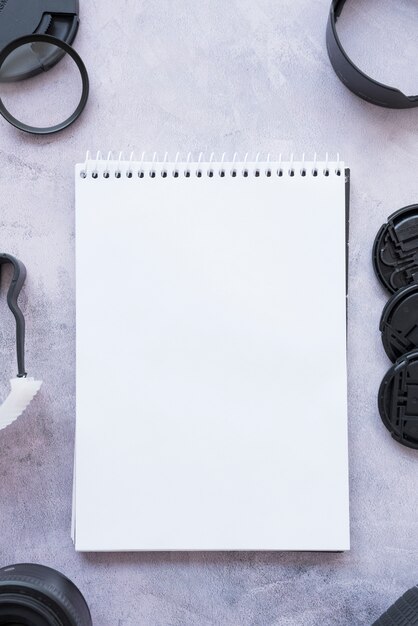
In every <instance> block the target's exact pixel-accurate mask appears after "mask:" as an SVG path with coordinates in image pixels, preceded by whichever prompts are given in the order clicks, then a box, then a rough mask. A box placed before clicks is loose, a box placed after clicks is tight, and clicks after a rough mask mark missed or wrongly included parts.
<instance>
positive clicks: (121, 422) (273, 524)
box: [73, 154, 349, 551]
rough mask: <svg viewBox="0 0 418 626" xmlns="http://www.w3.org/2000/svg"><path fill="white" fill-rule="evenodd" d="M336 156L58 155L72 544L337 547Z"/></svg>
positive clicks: (340, 217) (340, 342)
mask: <svg viewBox="0 0 418 626" xmlns="http://www.w3.org/2000/svg"><path fill="white" fill-rule="evenodd" d="M347 211H348V170H346V169H345V166H344V163H342V162H340V161H339V160H338V159H337V160H333V161H331V160H329V159H328V158H327V159H324V160H323V161H318V160H317V159H313V160H311V161H307V160H305V159H303V160H301V161H295V160H294V159H290V160H289V161H286V162H285V161H284V160H283V159H281V158H275V159H273V158H272V157H269V158H267V159H266V160H264V161H262V159H261V158H260V157H255V158H253V159H251V158H249V157H248V156H247V157H245V158H242V159H240V158H239V157H238V156H236V155H235V156H234V157H233V158H231V160H230V161H227V158H226V157H225V156H224V157H221V158H218V159H216V157H215V156H214V155H212V156H211V157H209V158H205V156H204V155H200V156H198V157H197V158H195V159H194V158H193V157H192V156H191V155H189V156H188V157H186V158H184V159H182V158H181V155H177V156H176V157H175V158H174V159H172V160H170V159H169V158H168V157H167V156H166V157H164V158H163V159H161V160H158V157H157V155H154V156H153V157H152V156H151V158H149V159H147V158H146V156H145V155H143V157H142V159H141V160H139V161H135V159H134V157H133V156H131V157H130V158H128V159H124V158H123V157H122V156H119V158H118V157H116V158H115V159H112V158H111V155H110V158H107V159H102V158H101V155H100V154H99V155H97V157H96V158H93V159H90V158H88V159H87V160H86V162H84V163H81V164H79V165H77V167H76V268H77V427H76V456H75V482H74V509H73V539H74V542H75V546H76V549H77V550H80V551H107V550H108V551H125V550H346V549H348V547H349V520H348V462H347V401H346V302H347V300H346V251H347V223H348V222H347V215H348V213H347Z"/></svg>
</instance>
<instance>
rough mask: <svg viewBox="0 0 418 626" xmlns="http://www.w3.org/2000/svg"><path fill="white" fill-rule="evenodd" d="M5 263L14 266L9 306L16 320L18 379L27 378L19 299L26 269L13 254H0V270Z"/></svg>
mask: <svg viewBox="0 0 418 626" xmlns="http://www.w3.org/2000/svg"><path fill="white" fill-rule="evenodd" d="M5 263H10V264H11V265H12V266H13V277H12V282H11V283H10V287H9V290H8V292H7V304H8V306H9V309H10V310H11V312H12V313H13V315H14V318H15V320H16V354H17V369H18V374H17V376H18V378H21V377H23V376H26V371H25V318H24V317H23V313H22V311H21V310H20V308H19V305H18V303H17V299H18V297H19V294H20V291H21V289H22V287H23V283H24V282H25V278H26V267H25V266H24V265H23V263H22V261H19V259H16V257H14V256H12V255H11V254H0V268H1V266H2V265H4V264H5Z"/></svg>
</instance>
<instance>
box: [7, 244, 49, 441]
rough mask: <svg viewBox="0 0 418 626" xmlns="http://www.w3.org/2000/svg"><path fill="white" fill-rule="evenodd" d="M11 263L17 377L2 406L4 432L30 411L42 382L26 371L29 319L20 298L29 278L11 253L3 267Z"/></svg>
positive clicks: (9, 299)
mask: <svg viewBox="0 0 418 626" xmlns="http://www.w3.org/2000/svg"><path fill="white" fill-rule="evenodd" d="M5 263H10V264H11V265H12V267H13V276H12V281H11V283H10V286H9V289H8V292H7V304H8V305H9V308H10V310H11V312H12V313H13V315H14V317H15V320H16V353H17V367H18V374H17V377H16V378H14V379H12V380H11V381H10V385H11V391H10V393H9V395H8V396H7V398H6V399H5V400H4V402H3V403H2V404H1V405H0V430H3V428H6V427H7V426H10V424H12V423H13V422H14V421H15V420H16V419H17V418H18V417H19V416H20V415H21V414H22V413H23V411H24V410H25V409H26V407H27V406H28V405H29V403H30V402H31V401H32V400H33V398H34V397H35V396H36V394H37V393H38V391H39V389H40V388H41V385H42V381H38V380H35V379H34V378H32V377H27V375H26V370H25V318H24V317H23V313H22V311H21V310H20V308H19V305H18V303H17V299H18V297H19V293H20V291H21V289H22V286H23V283H24V282H25V278H26V268H25V266H24V265H23V263H22V261H19V259H16V258H15V257H14V256H12V255H11V254H0V268H1V267H2V266H3V265H4V264H5Z"/></svg>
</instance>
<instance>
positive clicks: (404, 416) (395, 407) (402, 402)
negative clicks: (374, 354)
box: [378, 351, 418, 450]
mask: <svg viewBox="0 0 418 626" xmlns="http://www.w3.org/2000/svg"><path fill="white" fill-rule="evenodd" d="M378 404H379V413H380V417H381V418H382V421H383V423H384V425H385V426H386V428H387V429H388V431H389V432H390V433H391V435H392V437H393V438H394V439H395V440H396V441H397V442H398V443H401V444H402V445H404V446H407V447H408V448H414V449H415V450H418V351H414V352H410V353H409V354H406V355H405V356H404V357H401V358H400V359H399V360H398V361H396V363H395V364H394V365H393V366H392V367H391V368H390V370H389V371H388V373H387V374H386V376H385V377H384V379H383V380H382V383H381V385H380V389H379V396H378Z"/></svg>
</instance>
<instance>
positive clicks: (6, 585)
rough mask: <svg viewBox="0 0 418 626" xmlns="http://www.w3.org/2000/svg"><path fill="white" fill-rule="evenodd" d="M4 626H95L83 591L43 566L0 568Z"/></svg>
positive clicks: (1, 624)
mask: <svg viewBox="0 0 418 626" xmlns="http://www.w3.org/2000/svg"><path fill="white" fill-rule="evenodd" d="M0 626H92V620H91V615H90V611H89V608H88V606H87V603H86V601H85V599H84V597H83V595H82V593H81V591H80V590H79V589H78V588H77V587H76V586H75V584H74V583H73V582H71V580H69V579H68V578H67V577H66V576H64V575H63V574H61V573H60V572H57V571H56V570H53V569H51V568H49V567H45V566H43V565H35V564H30V563H23V564H19V565H10V566H8V567H4V568H2V569H0Z"/></svg>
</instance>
